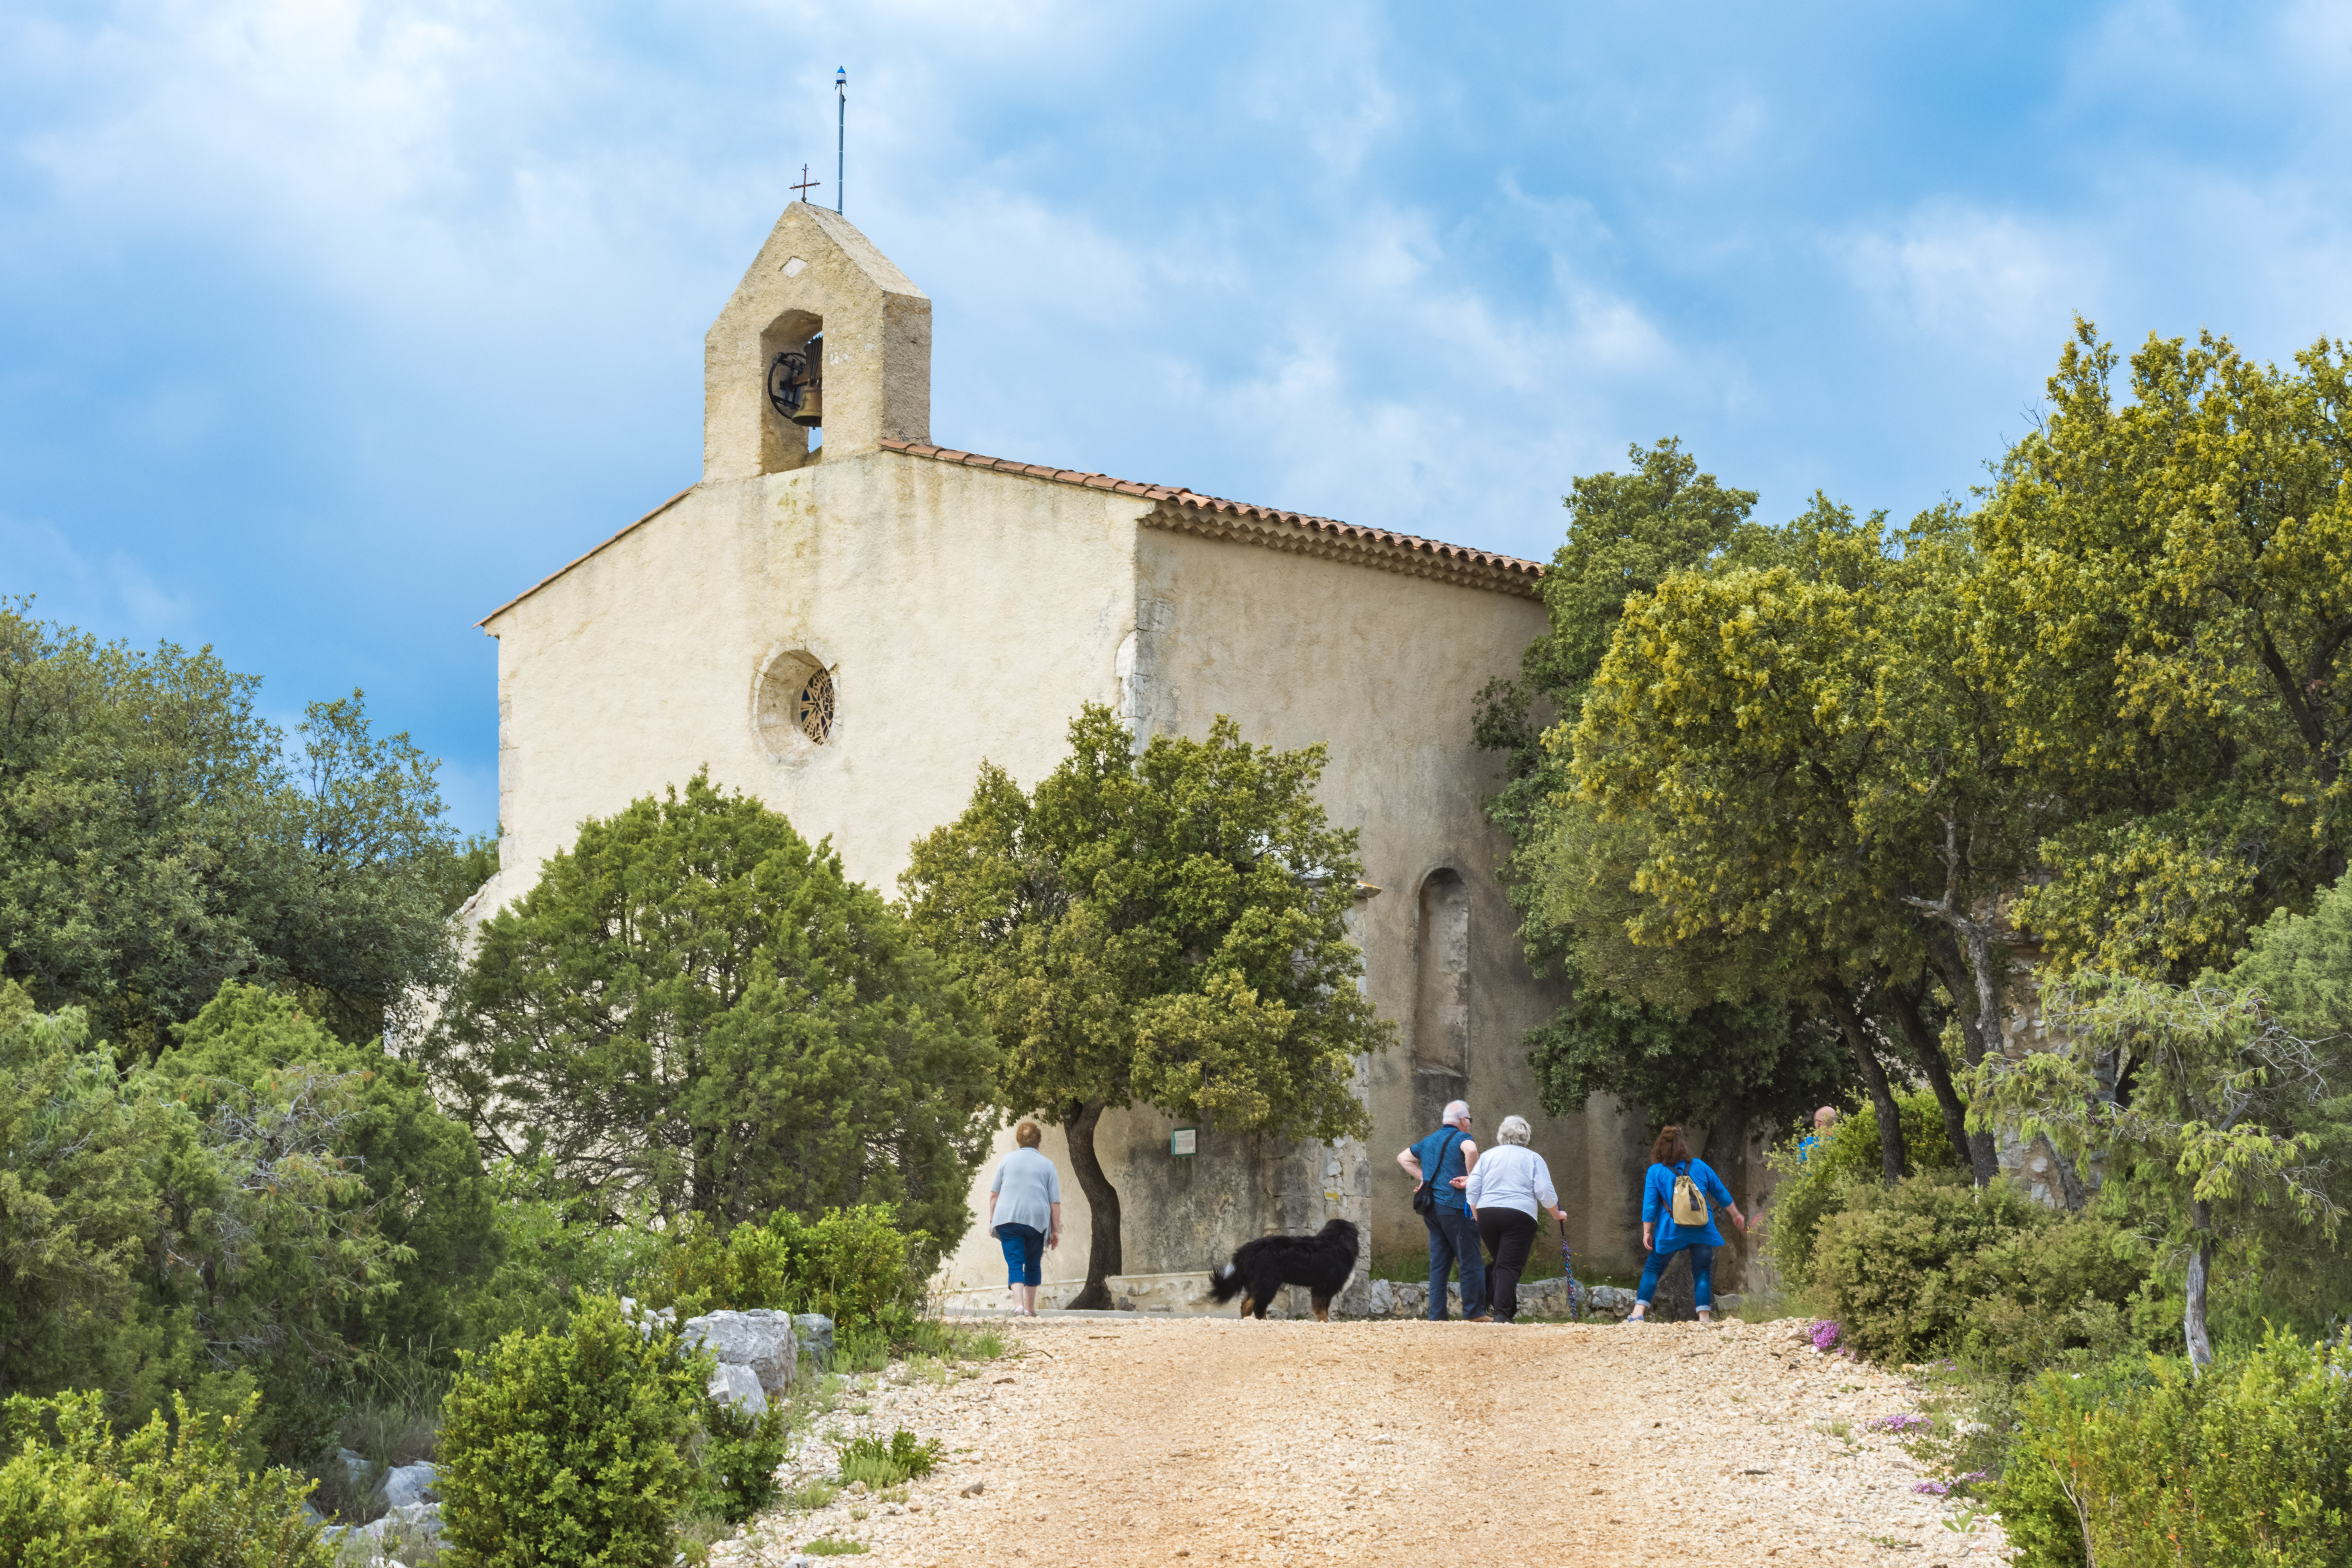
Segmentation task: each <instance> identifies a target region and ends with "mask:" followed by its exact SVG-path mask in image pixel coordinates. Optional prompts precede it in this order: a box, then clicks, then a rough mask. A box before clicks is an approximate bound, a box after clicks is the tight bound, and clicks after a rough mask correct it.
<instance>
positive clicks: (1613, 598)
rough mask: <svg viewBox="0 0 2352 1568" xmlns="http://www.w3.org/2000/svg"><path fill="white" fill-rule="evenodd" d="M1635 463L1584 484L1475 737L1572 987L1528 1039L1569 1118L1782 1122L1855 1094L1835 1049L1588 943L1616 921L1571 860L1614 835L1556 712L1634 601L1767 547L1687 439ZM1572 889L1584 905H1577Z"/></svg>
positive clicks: (1753, 1001) (1531, 914)
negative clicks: (1536, 622) (1676, 578)
mask: <svg viewBox="0 0 2352 1568" xmlns="http://www.w3.org/2000/svg"><path fill="white" fill-rule="evenodd" d="M1629 455H1630V456H1631V458H1633V468H1632V470H1631V471H1630V472H1626V473H1606V474H1592V475H1587V476H1584V477H1582V478H1580V479H1576V480H1575V481H1573V484H1572V486H1571V493H1570V495H1569V496H1568V497H1567V498H1566V505H1567V507H1568V509H1569V517H1570V521H1569V529H1568V538H1567V540H1566V542H1563V543H1562V544H1561V546H1560V548H1559V552H1558V553H1557V554H1556V555H1555V556H1554V557H1553V559H1552V566H1551V570H1550V571H1549V573H1547V574H1545V577H1544V580H1543V584H1542V592H1543V595H1544V602H1545V605H1546V607H1547V608H1548V610H1549V613H1550V623H1551V624H1550V628H1549V631H1548V632H1547V633H1546V634H1545V635H1544V636H1543V637H1538V638H1537V639H1536V641H1535V642H1533V643H1532V644H1530V645H1529V646H1528V649H1527V652H1526V655H1525V656H1524V658H1522V659H1521V662H1520V674H1519V679H1518V680H1517V682H1514V683H1505V682H1500V681H1497V682H1496V683H1495V684H1493V685H1491V686H1489V687H1488V688H1487V689H1486V691H1485V692H1483V693H1481V694H1480V702H1479V711H1478V715H1477V719H1476V721H1475V725H1474V727H1473V733H1474V738H1475V740H1476V742H1477V743H1478V744H1479V745H1480V746H1482V747H1485V748H1486V749H1488V750H1490V751H1498V752H1502V753H1503V755H1504V781H1503V785H1502V787H1501V789H1500V790H1499V791H1497V792H1496V795H1493V796H1492V797H1490V798H1489V799H1488V801H1487V802H1486V810H1487V814H1488V816H1490V817H1491V818H1492V819H1493V820H1494V822H1495V823H1496V826H1499V827H1500V828H1502V829H1503V831H1504V832H1505V833H1506V834H1507V835H1508V836H1509V837H1510V840H1511V855H1510V859H1509V861H1508V863H1507V866H1506V868H1505V883H1506V887H1507V890H1508V892H1509V894H1510V897H1511V900H1512V902H1513V904H1514V905H1515V907H1517V909H1518V910H1519V911H1520V914H1521V916H1522V923H1521V926H1520V933H1519V934H1520V940H1521V941H1522V942H1523V943H1524V944H1525V946H1526V948H1527V953H1528V962H1529V963H1532V964H1533V965H1534V966H1535V967H1536V969H1537V970H1538V973H1540V972H1543V971H1545V970H1547V969H1551V968H1554V967H1557V968H1559V971H1560V972H1561V973H1562V976H1563V978H1564V979H1565V980H1566V981H1567V982H1568V984H1569V986H1570V1001H1569V1002H1568V1003H1567V1004H1566V1005H1563V1006H1562V1007H1561V1009H1560V1011H1559V1013H1557V1014H1556V1015H1554V1016H1553V1017H1552V1018H1551V1019H1550V1020H1549V1021H1548V1022H1547V1023H1545V1024H1544V1025H1542V1026H1540V1027H1538V1028H1537V1029H1536V1030H1534V1031H1532V1032H1530V1033H1529V1035H1528V1061H1529V1063H1530V1065H1532V1066H1533V1067H1534V1068H1535V1071H1536V1080H1537V1083H1538V1089H1539V1091H1540V1093H1541V1095H1542V1099H1543V1105H1544V1109H1545V1110H1547V1111H1549V1112H1550V1113H1551V1114H1552V1115H1555V1116H1565V1115H1571V1114H1574V1113H1575V1112H1576V1111H1578V1110H1580V1109H1581V1108H1582V1107H1583V1105H1584V1103H1585V1101H1586V1100H1588V1099H1589V1098H1590V1097H1591V1096H1592V1095H1595V1094H1611V1095H1615V1096H1617V1097H1619V1098H1621V1099H1624V1100H1632V1101H1634V1102H1636V1103H1638V1104H1640V1105H1641V1106H1643V1108H1644V1109H1645V1110H1647V1111H1648V1112H1649V1113H1650V1116H1651V1118H1652V1120H1653V1121H1703V1122H1714V1121H1718V1120H1720V1119H1722V1118H1724V1117H1725V1116H1727V1115H1728V1116H1732V1117H1735V1118H1743V1119H1744V1118H1748V1117H1755V1118H1761V1119H1764V1120H1768V1121H1782V1120H1785V1119H1786V1118H1787V1117H1790V1116H1792V1115H1794V1114H1796V1112H1797V1111H1798V1110H1800V1109H1801V1108H1802V1109H1810V1108H1811V1107H1812V1106H1814V1105H1818V1104H1820V1103H1821V1102H1822V1100H1832V1099H1838V1098H1842V1097H1843V1090H1844V1089H1845V1087H1846V1085H1847V1084H1848V1082H1849V1081H1850V1080H1851V1079H1852V1076H1853V1074H1852V1069H1851V1068H1849V1067H1848V1066H1847V1065H1846V1063H1845V1061H1844V1059H1843V1049H1842V1048H1841V1047H1839V1045H1838V1043H1837V1042H1836V1041H1835V1040H1834V1039H1833V1038H1832V1037H1828V1036H1826V1035H1824V1034H1823V1032H1822V1030H1821V1029H1819V1028H1818V1027H1816V1026H1813V1025H1812V1021H1811V1019H1810V1018H1809V1017H1808V1016H1806V1015H1805V1014H1804V1013H1803V1012H1802V1011H1801V1010H1798V1009H1791V1008H1790V1007H1789V1006H1788V1005H1786V1004H1785V1003H1782V1002H1780V1000H1778V999H1777V998H1758V997H1754V996H1751V995H1749V994H1747V993H1746V992H1744V991H1739V990H1738V989H1737V988H1736V987H1735V988H1734V992H1733V994H1731V995H1729V996H1728V997H1725V996H1722V995H1719V994H1717V989H1716V988H1714V987H1710V986H1708V985H1706V984H1699V985H1697V986H1696V987H1678V988H1677V989H1676V991H1675V994H1671V995H1664V994H1654V993H1656V992H1657V991H1658V990H1659V989H1660V988H1658V987H1655V986H1650V985H1645V984H1643V978H1642V977H1637V976H1635V975H1633V974H1629V973H1622V971H1620V972H1615V973H1607V974H1605V975H1603V974H1602V973H1598V972H1597V971H1596V970H1595V968H1594V967H1593V965H1592V963H1591V955H1590V953H1588V952H1584V951H1583V950H1582V949H1581V948H1580V944H1579V942H1578V937H1579V933H1580V931H1581V932H1583V933H1584V934H1585V935H1586V936H1588V937H1590V936H1591V935H1592V934H1593V933H1594V932H1595V931H1601V930H1610V929H1613V928H1614V925H1615V923H1616V922H1615V921H1613V920H1612V911H1611V910H1609V909H1607V908H1606V907H1604V905H1603V902H1596V901H1595V900H1592V899H1590V898H1587V897H1583V896H1582V895H1585V894H1589V893H1591V892H1592V891H1593V890H1594V889H1593V886H1592V880H1591V877H1590V876H1588V875H1580V874H1579V870H1578V868H1570V867H1568V866H1566V865H1564V864H1563V863H1562V854H1561V851H1562V845H1561V842H1560V840H1561V837H1562V836H1563V834H1567V835H1572V836H1578V837H1582V836H1585V835H1589V834H1590V833H1591V832H1592V831H1593V829H1594V828H1595V827H1596V826H1597V825H1596V824H1593V823H1591V822H1589V821H1584V820H1578V821H1576V822H1573V823H1570V822H1569V821H1566V820H1563V818H1564V816H1577V815H1578V807H1577V806H1576V804H1575V802H1574V801H1573V800H1572V798H1570V797H1571V795H1572V792H1573V781H1572V779H1571V778H1570V774H1569V771H1568V763H1569V758H1568V755H1567V753H1566V752H1565V750H1564V749H1563V748H1559V747H1557V746H1550V745H1547V744H1545V742H1544V731H1545V728H1546V725H1545V720H1546V718H1547V712H1546V710H1549V718H1550V719H1552V720H1554V721H1557V723H1558V724H1559V726H1561V727H1563V728H1572V727H1573V726H1574V724H1575V721H1576V719H1577V716H1578V715H1579V713H1580V711H1581V710H1582V707H1583V704H1584V700H1585V696H1586V693H1587V692H1588V690H1589V689H1590V688H1591V680H1592V677H1593V674H1594V672H1595V671H1597V670H1598V669H1599V668H1600V667H1601V658H1602V657H1603V655H1604V654H1605V653H1606V652H1607V650H1608V647H1609V643H1610V639H1611V638H1612V637H1613V636H1614V634H1615V631H1616V627H1617V624H1618V620H1619V617H1620V615H1621V613H1622V610H1623V608H1624V606H1625V604H1626V602H1627V601H1628V600H1629V599H1633V598H1635V597H1637V596H1639V595H1644V594H1647V593H1650V592H1652V591H1654V589H1655V588H1656V587H1657V586H1658V584H1660V583H1662V582H1664V580H1665V579H1666V578H1667V577H1668V576H1670V575H1672V574H1675V573H1676V572H1681V571H1686V570H1691V569H1695V568H1702V567H1706V566H1709V565H1710V564H1717V563H1721V562H1723V561H1725V560H1726V559H1729V558H1739V557H1742V556H1744V555H1745V554H1746V553H1748V552H1751V551H1753V550H1754V549H1756V548H1759V543H1760V541H1761V537H1762V531H1760V530H1759V529H1757V528H1756V527H1755V526H1754V525H1752V524H1750V523H1748V521H1747V517H1748V510H1749V509H1750V508H1752V507H1753V506H1754V505H1755V502H1756V497H1755V495H1754V493H1753V492H1751V491H1747V490H1735V489H1725V488H1724V487H1723V486H1721V485H1719V484H1718V483H1717V481H1716V479H1715V477H1714V476H1713V475H1711V474H1702V473H1700V472H1699V471H1698V464H1697V463H1696V460H1695V459H1693V458H1691V457H1690V456H1689V455H1688V454H1687V453H1685V452H1684V451H1683V450H1682V447H1681V443H1679V442H1677V441H1672V440H1667V441H1661V442H1659V443H1657V444H1656V446H1654V447H1652V448H1650V449H1648V450H1646V451H1645V450H1643V448H1642V447H1638V446H1637V447H1633V448H1631V450H1630V453H1629ZM1585 869H1588V870H1589V869H1591V868H1585ZM1571 889H1573V892H1574V894H1575V895H1577V896H1572V897H1563V894H1564V893H1569V892H1570V890H1571ZM1604 891H1605V889H1604ZM1676 967H1677V969H1678V970H1680V969H1683V968H1686V967H1687V966H1686V965H1678V966H1676ZM1682 978H1683V976H1682V975H1681V974H1680V973H1677V974H1676V975H1675V980H1676V981H1677V982H1679V981H1680V980H1681V979H1682Z"/></svg>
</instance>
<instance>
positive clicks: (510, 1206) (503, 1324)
mask: <svg viewBox="0 0 2352 1568" xmlns="http://www.w3.org/2000/svg"><path fill="white" fill-rule="evenodd" d="M487 1177H488V1182H489V1184H490V1192H491V1194H492V1203H493V1207H492V1215H493V1223H494V1224H495V1226H496V1227H497V1245H496V1247H495V1253H496V1256H497V1258H498V1262H497V1264H496V1265H495V1266H494V1267H493V1268H491V1270H490V1272H489V1274H488V1277H487V1278H485V1279H482V1280H480V1281H479V1283H478V1284H476V1285H475V1286H474V1287H473V1288H472V1289H470V1290H468V1291H467V1293H466V1295H465V1298H464V1300H463V1302H462V1305H461V1307H460V1309H459V1310H460V1312H461V1314H462V1318H463V1331H462V1333H461V1334H460V1336H459V1338H460V1340H461V1342H463V1343H464V1344H465V1345H467V1346H468V1347H470V1348H473V1349H476V1350H482V1349H487V1348H488V1347H489V1346H490V1345H492V1344H495V1343H497V1342H499V1340H501V1339H503V1338H505V1337H506V1336H507V1335H509V1334H510V1333H514V1332H517V1331H521V1332H524V1333H536V1332H538V1331H541V1330H542V1329H545V1330H561V1329H562V1326H563V1325H564V1324H565V1323H566V1322H568V1321H570V1320H571V1317H572V1308H573V1307H574V1306H575V1305H576V1304H577V1303H578V1302H580V1301H582V1300H586V1299H587V1298H589V1297H591V1296H598V1295H633V1294H635V1293H636V1292H637V1291H638V1290H639V1289H641V1288H642V1287H641V1286H640V1285H639V1283H638V1282H639V1281H640V1280H643V1279H651V1278H652V1277H653V1276H654V1274H655V1271H656V1268H657V1266H658V1264H659V1260H660V1259H661V1258H662V1255H663V1253H664V1251H665V1249H666V1248H667V1246H668V1243H667V1240H666V1239H665V1238H664V1237H663V1234H662V1233H661V1232H660V1231H658V1230H656V1228H654V1226H652V1225H651V1223H649V1222H650V1216H649V1215H646V1214H645V1213H644V1212H643V1210H642V1209H640V1208H638V1207H635V1206H634V1205H623V1206H622V1208H621V1211H620V1213H619V1214H618V1215H614V1214H613V1213H611V1212H610V1211H609V1210H608V1209H607V1207H606V1205H603V1204H599V1203H593V1202H589V1201H587V1200H586V1199H585V1198H583V1194H580V1193H578V1192H577V1191H576V1190H574V1189H573V1188H572V1187H571V1186H570V1184H567V1183H566V1182H564V1181H563V1180H562V1178H561V1177H560V1176H559V1175H558V1174H557V1173H556V1171H555V1166H554V1162H552V1161H551V1160H547V1159H544V1158H541V1159H540V1160H536V1161H523V1160H512V1159H497V1160H493V1161H491V1162H490V1163H489V1166H488V1171H487Z"/></svg>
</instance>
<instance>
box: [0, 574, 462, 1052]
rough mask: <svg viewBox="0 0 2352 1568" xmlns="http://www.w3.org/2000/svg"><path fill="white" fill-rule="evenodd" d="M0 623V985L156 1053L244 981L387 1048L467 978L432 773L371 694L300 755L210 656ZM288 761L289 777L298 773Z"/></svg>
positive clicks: (347, 703)
mask: <svg viewBox="0 0 2352 1568" xmlns="http://www.w3.org/2000/svg"><path fill="white" fill-rule="evenodd" d="M28 607H29V601H17V602H16V603H13V604H7V603H0V952H5V960H0V963H5V969H0V973H5V975H6V976H8V977H11V978H15V979H17V980H19V981H21V982H23V983H24V984H26V987H27V988H28V989H29V990H30V991H31V992H32V994H33V1000H34V1002H35V1003H36V1004H37V1005H38V1006H40V1007H42V1008H44V1009H46V1010H52V1011H54V1010H55V1009H58V1008H59V1007H65V1006H82V1007H86V1008H88V1009H89V1015H90V1019H91V1023H92V1025H93V1026H95V1027H96V1029H97V1030H98V1032H99V1033H100V1036H102V1037H106V1038H109V1039H110V1040H112V1041H113V1042H114V1043H115V1045H116V1046H117V1047H120V1048H123V1049H126V1050H130V1051H131V1052H134V1053H138V1054H145V1055H150V1056H152V1054H154V1053H155V1052H157V1051H159V1050H161V1049H162V1048H163V1045H164V1043H165V1041H166V1040H167V1039H168V1037H169V1030H170V1026H172V1025H173V1024H177V1023H184V1022H185V1021H186V1020H188V1019H189V1018H191V1017H193V1016H194V1015H195V1013H196V1010H197V1009H198V1008H200V1007H202V1006H203V1005H205V1003H206V1002H207V1001H209V1000H210V999H211V998H212V996H213V994H214V993H215V992H216V991H218V990H219V989H220V986H221V983H222V982H223V981H225V980H229V979H234V978H246V979H252V980H258V981H261V982H263V983H266V984H271V985H276V986H284V987H289V988H292V989H296V990H299V991H302V992H304V993H306V994H309V995H310V997H311V998H312V1001H313V1006H314V1010H316V1011H319V1012H320V1014H321V1015H322V1016H324V1017H325V1018H326V1019H327V1021H328V1023H329V1024H330V1026H332V1027H333V1028H334V1029H335V1030H336V1031H337V1032H338V1033H339V1034H341V1035H343V1036H344V1037H348V1038H362V1037H367V1036H370V1035H373V1034H375V1033H377V1032H378V1031H379V1030H381V1029H382V1028H383V1026H384V1020H385V1016H386V1015H387V1013H389V1012H391V1011H392V1010H393V1009H394V1008H395V1006H396V1005H398V1004H399V1003H400V1001H401V1000H402V998H403V997H404V994H407V993H408V991H409V990H410V988H411V987H413V986H416V985H420V984H436V983H438V982H440V981H443V980H446V977H447V975H448V973H449V972H450V970H451V968H452V967H453V963H454V958H453V949H452V945H451V935H450V931H449V930H448V927H447V925H446V921H445V920H444V919H443V915H444V907H445V905H446V901H447V898H446V889H447V884H448V883H449V882H450V881H451V880H452V879H453V878H454V877H455V876H457V875H458V874H459V872H458V870H457V847H456V845H455V842H454V836H453V835H452V833H451V832H450V830H449V828H448V826H447V825H446V822H445V821H444V820H443V815H442V806H441V800H440V795H439V792H438V789H437V787H436V784H435V780H434V774H435V770H436V766H437V764H436V763H434V762H432V761H431V760H430V759H428V758H426V757H425V755H424V754H423V753H422V752H418V751H417V749H416V748H415V746H414V745H412V744H410V742H409V740H408V737H407V736H406V735H404V734H401V735H393V736H390V737H383V736H378V735H376V734H375V733H374V732H373V729H372V728H371V726H370V723H369V721H368V717H367V712H366V709H365V706H364V704H363V702H362V699H361V696H360V694H358V693H356V692H354V693H353V694H352V696H351V697H350V698H349V699H347V700H339V701H333V702H318V703H313V704H311V705H310V709H309V711H308V715H307V717H306V718H305V719H304V721H303V722H302V724H301V725H300V726H299V730H298V731H297V735H296V739H297V740H299V742H300V743H299V749H296V748H289V744H288V737H287V736H286V735H284V734H283V733H281V732H280V731H278V729H277V728H276V727H275V726H273V725H271V724H270V723H268V721H265V720H263V719H262V718H261V717H260V716H259V715H257V713H256V712H255V711H254V700H255V696H256V693H257V690H258V688H259V684H260V683H259V681H258V680H257V679H256V678H254V677H252V676H246V675H237V674H235V673H232V672H231V671H230V670H228V669H227V668H226V667H225V666H224V665H223V664H222V663H221V661H220V660H219V659H218V658H215V656H214V655H213V653H212V652H211V650H209V649H204V650H199V651H198V652H196V653H194V654H190V653H186V652H184V651H182V650H181V649H179V648H177V647H173V646H172V645H171V644H168V643H166V644H163V645H162V646H161V647H157V648H156V649H155V650H154V651H153V652H152V653H140V652H136V651H134V650H132V649H131V648H129V647H126V646H125V645H123V644H121V643H100V642H99V641H97V640H96V639H95V638H93V637H87V636H83V635H80V634H78V633H76V632H74V631H72V630H71V629H70V628H67V627H61V626H49V625H46V624H43V623H39V622H36V621H34V620H33V619H31V618H30V617H29V616H28V615H27V614H26V611H27V609H28ZM289 752H291V753H292V760H289Z"/></svg>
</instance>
